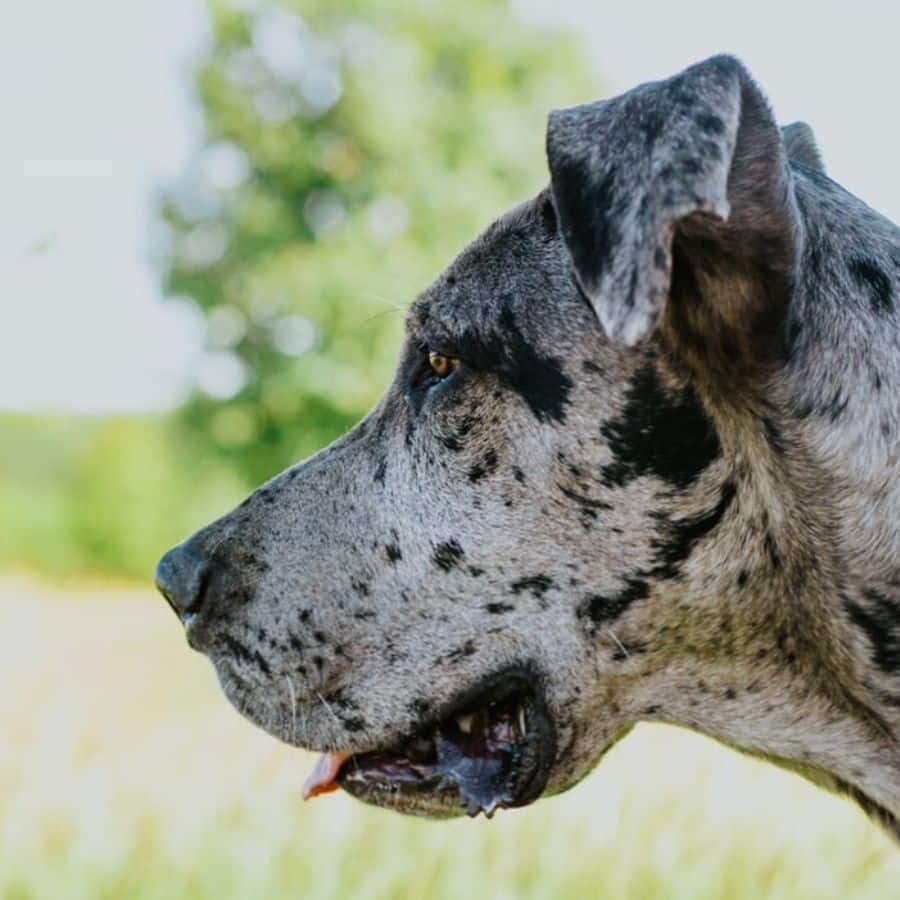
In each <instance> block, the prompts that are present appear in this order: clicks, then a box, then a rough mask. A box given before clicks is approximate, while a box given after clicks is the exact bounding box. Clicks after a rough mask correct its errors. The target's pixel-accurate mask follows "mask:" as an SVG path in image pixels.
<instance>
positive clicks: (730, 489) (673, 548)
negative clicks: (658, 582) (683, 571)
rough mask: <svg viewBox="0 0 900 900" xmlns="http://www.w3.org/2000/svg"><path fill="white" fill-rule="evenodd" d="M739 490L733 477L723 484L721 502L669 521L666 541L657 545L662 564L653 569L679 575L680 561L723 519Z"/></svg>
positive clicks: (659, 561)
mask: <svg viewBox="0 0 900 900" xmlns="http://www.w3.org/2000/svg"><path fill="white" fill-rule="evenodd" d="M736 494H737V489H736V488H735V485H734V482H733V481H726V482H725V484H723V485H722V490H721V494H720V496H719V502H718V503H717V504H716V505H715V507H714V508H713V509H711V510H709V511H708V512H705V513H701V514H700V515H697V516H691V517H689V518H687V519H679V520H677V521H670V522H669V534H668V537H667V540H666V541H665V543H662V544H659V545H658V546H657V551H658V557H657V559H658V564H657V566H655V567H654V569H653V574H654V575H660V576H662V577H663V578H675V577H677V575H678V573H679V569H680V565H681V563H682V562H684V560H686V559H687V558H688V557H689V556H690V555H691V553H692V552H693V550H694V547H695V546H696V545H697V544H698V542H699V541H701V540H703V538H705V537H706V536H707V535H708V534H709V533H710V532H711V531H712V530H713V529H714V528H715V527H716V526H717V525H718V524H719V523H720V522H721V521H722V518H723V517H724V515H725V513H726V512H727V511H728V508H729V507H730V506H731V504H732V502H733V501H734V498H735V496H736Z"/></svg>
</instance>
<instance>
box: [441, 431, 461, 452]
mask: <svg viewBox="0 0 900 900" xmlns="http://www.w3.org/2000/svg"><path fill="white" fill-rule="evenodd" d="M440 440H441V443H442V444H443V445H444V446H445V447H446V448H447V449H448V450H452V451H453V452H454V453H458V452H459V451H460V450H462V447H463V445H462V443H461V442H460V440H459V438H458V437H456V436H455V435H452V434H445V435H443V436H442V437H441V439H440Z"/></svg>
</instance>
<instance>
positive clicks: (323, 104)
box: [0, 0, 900, 898]
mask: <svg viewBox="0 0 900 900" xmlns="http://www.w3.org/2000/svg"><path fill="white" fill-rule="evenodd" d="M786 6H787V5H786V4H783V3H775V2H771V0H758V2H755V3H753V4H740V3H733V4H723V3H713V2H707V0H695V2H691V0H688V2H685V3H681V4H650V3H646V2H630V3H627V4H626V3H616V4H613V3H605V2H600V0H594V2H590V0H581V2H579V0H556V2H553V3H549V2H537V0H520V2H514V3H511V4H510V3H506V2H501V0H455V2H453V3H448V2H446V0H445V2H439V0H378V2H372V0H370V2H364V0H293V2H288V0H284V2H275V0H229V2H225V0H209V2H207V3H203V2H202V0H154V2H131V3H127V4H124V3H121V2H115V0H83V2H82V3H79V4H67V3H63V2H61V0H55V2H54V0H32V2H31V3H29V4H27V5H26V4H20V5H19V6H18V7H17V8H16V9H15V11H12V10H10V11H8V12H7V15H6V16H5V22H4V26H5V27H4V29H3V30H2V33H0V99H2V110H3V112H2V119H3V126H4V127H3V139H2V141H0V197H2V198H3V208H2V213H0V310H2V314H3V316H2V328H0V684H2V685H3V686H4V690H3V691H2V692H0V721H2V723H3V724H2V726H0V727H2V731H0V896H2V897H10V898H31V897H41V898H43V897H50V898H55V897H67V898H68V897H85V898H88V897H90V898H95V897H110V898H113V897H115V898H118V897H139V898H144V897H148V898H149V897H153V898H170V897H184V898H194V897H199V898H205V897H210V898H212V897H216V898H231V897H234V898H251V897H277V898H280V897H317V898H319V897H365V898H368V897H373V898H374V897H378V898H381V897H391V898H394V897H397V898H406V897H409V898H413V897H416V898H419V897H424V896H428V897H491V898H502V897H604V898H616V897H628V898H637V897H647V898H656V897H684V898H698V897H724V898H743V897H746V898H750V897H753V898H759V897H813V896H814V897H817V898H824V897H835V898H837V897H841V898H844V897H848V896H852V897H854V898H856V897H878V898H887V897H889V896H897V895H898V890H897V885H898V884H900V858H898V854H897V853H896V851H895V850H894V849H893V848H892V846H891V845H890V844H888V842H887V840H886V839H885V838H884V837H883V836H882V835H880V834H879V833H878V832H877V831H876V830H875V829H874V828H873V827H872V826H870V825H869V824H868V823H867V822H866V821H865V819H864V818H863V817H862V816H861V815H860V814H859V813H858V812H857V811H856V810H855V809H854V808H853V807H851V806H850V805H848V804H847V803H845V802H844V801H842V800H839V799H837V798H832V797H828V796H826V795H824V794H822V793H820V792H818V791H816V790H815V789H813V788H811V787H810V786H808V785H806V784H805V783H803V782H802V781H800V780H799V779H796V778H794V777H793V776H789V775H787V774H785V773H783V772H780V771H777V770H775V769H774V768H771V767H768V766H764V765H763V764H761V763H757V762H753V761H750V760H746V759H743V758H741V757H739V756H738V755H737V754H735V753H733V752H731V751H726V750H723V749H722V748H719V747H717V746H716V745H714V744H713V743H712V742H710V741H707V740H705V739H702V738H700V737H697V736H695V735H690V734H687V733H684V732H681V731H678V730H676V729H672V728H663V727H659V726H658V727H652V728H651V727H643V726H642V727H640V728H638V729H637V730H636V732H635V733H634V734H633V735H632V736H631V737H630V738H629V739H628V740H626V741H625V742H624V743H623V744H622V745H620V746H619V747H617V748H616V750H615V751H614V752H613V753H612V754H611V755H610V757H609V759H608V760H607V761H605V762H604V763H603V765H602V766H601V767H600V768H599V770H598V771H597V772H596V773H595V774H594V775H593V776H592V777H591V778H590V779H588V781H587V782H586V783H585V784H583V785H582V786H580V787H579V788H578V789H577V790H575V791H574V792H571V793H570V794H568V795H566V796H564V797H561V798H558V799H554V800H550V801H545V802H542V803H540V804H538V805H537V806H536V807H533V808H531V809H528V810H524V811H517V812H507V813H505V814H501V815H500V816H498V817H497V818H496V819H495V820H494V821H493V822H490V823H487V822H484V821H479V822H468V821H467V822H453V823H449V824H446V823H445V824H434V823H422V822H415V821H405V820H402V819H400V818H399V817H396V816H394V815H392V814H388V813H384V812H378V811H373V810H368V809H364V808H363V807H361V806H360V805H359V804H355V803H354V802H352V801H350V800H349V799H347V798H345V797H343V796H336V797H329V798H327V800H322V801H317V802H316V803H313V804H310V805H308V806H303V805H301V802H300V796H299V791H300V786H301V784H302V781H303V778H304V776H305V774H306V771H308V768H309V765H310V759H308V758H306V757H305V756H304V754H302V753H299V752H298V751H296V750H292V749H290V748H286V747H282V746H279V745H278V744H277V743H276V742H275V741H274V740H272V739H271V738H268V737H266V736H264V735H262V734H258V733H257V732H256V731H255V730H254V729H253V728H252V727H251V726H250V725H249V724H247V723H245V722H243V721H242V720H240V719H239V718H238V716H237V715H236V714H235V713H233V711H232V710H231V709H230V708H229V707H228V706H227V705H226V703H225V701H224V699H222V698H221V697H220V696H219V695H218V689H217V687H216V685H215V683H214V679H213V675H212V672H211V670H209V668H208V666H207V665H206V663H205V662H204V660H202V659H201V658H200V657H199V656H197V655H195V654H192V653H190V652H189V651H188V650H187V648H186V646H185V645H184V641H183V638H182V636H181V634H180V630H179V627H178V626H177V623H176V622H175V620H174V618H173V617H172V615H171V613H170V612H169V611H168V609H167V608H166V607H165V605H164V604H163V603H162V601H161V600H158V599H157V598H156V597H155V596H154V594H153V592H152V590H151V586H150V582H151V577H152V570H153V566H154V563H155V561H156V559H157V558H158V557H159V555H160V554H161V553H162V552H163V551H164V550H165V549H166V548H167V547H169V546H170V545H172V544H174V543H176V542H177V541H178V540H180V539H181V538H183V537H184V536H185V535H187V534H188V533H189V532H190V531H192V530H193V529H194V528H196V527H198V526H200V525H202V524H204V523H205V522H207V521H208V520H209V519H211V518H213V517H215V516H216V515H219V514H220V513H222V512H224V511H225V510H227V509H228V508H229V507H230V506H231V505H233V504H234V503H235V502H237V501H238V500H239V499H241V497H242V496H243V495H244V494H245V493H246V492H247V491H248V490H250V489H251V488H252V487H253V486H254V485H256V484H257V483H259V482H260V481H262V480H264V479H266V478H268V477H270V476H272V475H274V474H275V473H277V472H278V471H279V470H280V469H281V468H283V467H285V466H286V465H288V464H289V463H291V462H293V461H295V460H297V459H299V458H301V457H303V456H305V455H307V454H309V453H311V452H313V451H315V450H316V449H318V448H319V447H321V446H323V445H324V444H325V443H327V442H328V441H330V440H332V439H333V438H334V437H336V436H337V435H339V434H341V433H342V432H343V431H344V430H345V429H346V428H347V427H348V426H349V425H351V424H352V423H353V422H354V421H356V420H357V419H358V418H359V417H360V416H361V415H362V414H363V413H364V412H365V411H366V410H367V409H368V408H369V407H370V406H371V405H372V403H373V402H374V401H375V400H376V399H377V398H378V396H379V395H380V393H381V391H382V390H383V388H384V386H385V384H386V382H387V379H388V378H389V376H390V372H391V368H392V365H393V360H394V356H395V353H396V350H397V345H398V336H399V333H400V327H401V324H402V315H403V310H404V308H405V307H406V305H407V304H408V303H409V302H410V300H411V299H412V298H413V297H414V296H415V295H416V293H417V292H418V291H420V290H421V289H422V288H423V287H424V286H425V285H427V284H428V283H429V282H430V281H431V280H432V279H433V278H434V277H435V276H436V275H437V274H438V273H439V272H440V270H441V269H442V268H443V266H444V265H445V264H446V263H447V262H448V261H449V259H450V258H451V257H452V256H453V255H454V254H455V253H456V252H458V251H459V250H460V249H461V248H462V246H463V245H464V244H465V243H466V242H467V241H468V240H469V239H471V238H472V237H473V236H474V235H475V234H476V233H477V232H478V231H479V230H480V229H482V228H483V227H484V226H485V225H486V224H488V223H489V222H490V221H491V220H492V219H493V218H494V217H496V216H497V215H499V214H500V213H501V212H502V211H503V210H504V209H506V208H508V207H509V206H511V205H512V204H514V203H516V202H518V201H519V200H521V199H523V198H525V197H527V196H528V195H530V194H532V193H534V192H536V191H537V190H538V189H539V188H540V187H541V186H542V185H543V184H544V182H545V181H546V172H545V166H544V160H543V139H544V134H543V132H544V124H545V119H546V115H547V112H548V110H549V109H551V108H553V107H557V106H566V105H571V104H573V103H579V102H584V101H587V100H591V99H594V98H596V97H598V96H601V95H604V94H607V93H610V92H618V91H621V90H625V89H627V88H628V87H630V86H632V85H633V84H635V83H637V82H639V81H642V80H647V79H649V78H656V77H662V76H664V75H667V74H671V73H672V72H674V71H676V70H677V69H679V68H681V67H683V66H685V65H688V64H690V63H691V62H694V61H696V60H698V59H700V58H702V57H704V56H706V55H709V54H711V53H714V52H719V51H723V50H727V51H732V52H737V53H738V54H739V55H741V56H742V57H743V58H744V59H745V60H746V61H747V63H748V64H749V65H750V67H751V69H752V70H753V71H754V73H755V74H756V75H757V77H758V79H759V80H760V82H761V84H762V85H763V87H764V89H765V90H766V91H767V92H768V93H769V96H770V97H771V99H772V101H773V104H774V106H775V110H776V113H777V114H778V116H779V118H780V119H781V120H783V121H785V122H787V121H791V120H793V119H798V118H802V119H805V120H807V121H809V122H810V123H811V124H812V125H813V127H814V129H815V130H816V132H817V134H818V137H819V141H820V144H821V147H822V150H823V154H824V156H825V160H826V163H827V165H828V168H829V171H830V173H831V175H832V177H835V178H836V179H837V180H838V181H840V182H841V183H843V184H844V185H845V186H846V187H848V188H849V189H850V190H852V191H854V192H855V193H857V194H859V195H860V196H862V197H863V199H865V200H867V201H868V202H869V203H871V204H872V205H873V206H875V208H877V209H879V210H880V211H881V212H883V213H885V214H887V215H888V216H890V217H891V218H894V219H895V220H897V219H900V180H898V179H896V177H895V175H894V166H895V162H894V157H895V155H896V146H897V142H898V139H900V124H898V122H900V120H898V119H897V117H896V116H894V115H893V114H890V115H885V110H886V109H888V107H889V104H890V103H891V102H892V101H893V86H894V84H895V82H896V74H895V66H896V59H895V52H894V39H895V35H896V28H897V25H898V24H900V16H898V13H897V12H896V11H894V5H891V4H881V3H878V2H875V0H872V2H869V0H860V2H857V3H855V4H854V8H853V17H852V20H851V19H849V18H847V13H846V11H838V10H837V8H835V10H834V11H830V10H828V9H824V8H822V7H821V5H814V4H805V3H796V4H791V5H790V7H789V8H786Z"/></svg>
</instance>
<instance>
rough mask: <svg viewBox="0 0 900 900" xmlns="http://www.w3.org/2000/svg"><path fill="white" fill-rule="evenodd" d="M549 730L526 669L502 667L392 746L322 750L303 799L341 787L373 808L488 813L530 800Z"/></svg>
mask: <svg viewBox="0 0 900 900" xmlns="http://www.w3.org/2000/svg"><path fill="white" fill-rule="evenodd" d="M555 743H556V742H555V735H554V730H553V726H552V722H551V720H550V717H549V715H548V713H547V708H546V704H545V703H544V700H543V698H542V695H541V693H540V692H539V691H538V690H537V689H536V686H535V680H534V678H533V677H532V676H531V675H530V674H529V673H520V672H514V673H509V672H507V673H504V674H502V675H499V676H496V677H494V678H492V679H489V680H488V681H487V682H486V683H482V684H481V685H480V686H479V687H478V689H477V690H476V691H474V692H473V691H470V692H468V693H467V694H466V695H464V696H463V697H462V698H461V699H460V700H458V701H457V702H455V703H454V704H452V706H451V707H450V709H449V710H448V711H447V712H446V713H444V714H442V715H441V717H440V718H438V719H436V720H432V721H431V722H429V723H427V724H425V725H423V726H421V727H420V728H419V729H417V730H416V732H415V733H414V734H412V735H410V736H409V737H408V738H406V739H405V740H403V741H401V742H399V743H398V744H396V745H394V746H391V747H387V748H384V749H378V750H374V751H371V752H365V753H357V754H347V753H327V754H324V755H323V756H322V757H320V759H319V761H318V763H317V764H316V768H315V769H314V771H313V773H312V774H311V775H310V777H309V779H308V780H307V783H306V786H305V787H304V797H306V798H309V797H315V796H316V795H317V794H324V793H328V792H329V791H333V790H336V789H337V788H338V787H341V788H343V789H344V790H345V791H347V792H348V793H349V794H352V795H353V796H354V797H357V798H359V799H361V800H365V801H367V802H369V803H375V804H377V805H379V806H389V807H391V808H393V809H399V810H401V811H405V812H411V813H417V812H418V813H420V814H427V815H457V814H459V813H466V814H467V815H469V816H476V815H477V814H478V813H479V812H483V813H484V814H485V815H486V816H487V817H488V818H490V817H491V816H492V815H493V814H494V812H495V811H496V810H497V809H499V808H501V807H511V806H524V805H526V804H528V803H531V802H532V801H533V800H536V799H537V798H538V797H539V796H540V794H541V792H542V791H543V790H544V787H545V786H546V784H547V779H548V777H549V772H550V766H551V763H552V761H553V755H554V752H555Z"/></svg>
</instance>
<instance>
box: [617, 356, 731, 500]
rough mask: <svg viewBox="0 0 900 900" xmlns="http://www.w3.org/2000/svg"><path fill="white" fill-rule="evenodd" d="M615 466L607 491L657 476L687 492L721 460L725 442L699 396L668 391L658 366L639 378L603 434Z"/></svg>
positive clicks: (685, 391) (684, 392) (648, 365)
mask: <svg viewBox="0 0 900 900" xmlns="http://www.w3.org/2000/svg"><path fill="white" fill-rule="evenodd" d="M600 430H601V433H602V434H603V436H604V437H605V438H606V439H607V441H608V442H609V448H610V450H611V451H612V453H613V456H614V457H615V459H614V461H613V462H611V463H609V464H608V465H607V466H605V467H604V468H603V472H602V477H603V479H604V483H605V484H606V485H607V486H621V485H624V484H625V483H627V482H628V481H631V480H632V479H634V478H638V477H639V476H641V475H655V476H657V477H658V478H661V479H662V480H663V481H666V482H668V483H670V484H673V485H674V486H675V487H678V488H685V487H687V486H688V485H689V484H691V482H692V481H694V479H695V478H697V476H698V475H699V474H700V473H701V472H702V471H703V470H704V469H706V468H707V466H709V465H710V463H712V462H713V460H715V459H716V457H717V456H718V455H719V452H720V448H719V439H718V436H717V435H716V432H715V429H714V428H713V426H712V423H711V422H710V420H709V418H708V417H707V416H706V413H705V412H704V410H703V407H702V406H701V405H700V402H699V401H698V400H697V397H696V396H695V394H694V392H693V391H692V390H690V389H689V388H686V389H684V390H682V391H680V392H678V393H675V394H671V393H668V392H666V391H664V390H663V387H662V385H661V384H660V383H659V379H658V378H657V375H656V372H655V370H654V369H653V366H652V365H650V364H647V365H646V366H644V367H643V368H642V369H641V370H640V371H639V372H638V373H637V375H636V376H635V377H634V380H633V381H632V382H631V386H630V387H629V390H628V402H627V404H626V406H625V409H624V411H623V412H622V415H621V416H620V417H619V418H617V419H614V420H612V421H610V422H606V423H605V424H604V425H603V426H602V428H601V429H600Z"/></svg>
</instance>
